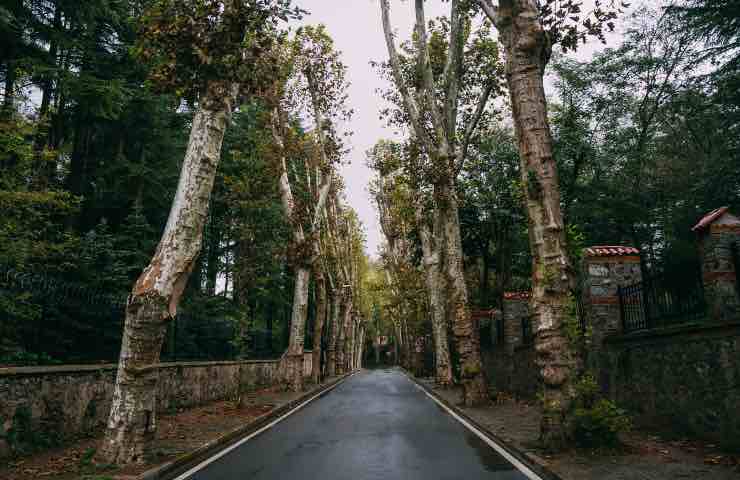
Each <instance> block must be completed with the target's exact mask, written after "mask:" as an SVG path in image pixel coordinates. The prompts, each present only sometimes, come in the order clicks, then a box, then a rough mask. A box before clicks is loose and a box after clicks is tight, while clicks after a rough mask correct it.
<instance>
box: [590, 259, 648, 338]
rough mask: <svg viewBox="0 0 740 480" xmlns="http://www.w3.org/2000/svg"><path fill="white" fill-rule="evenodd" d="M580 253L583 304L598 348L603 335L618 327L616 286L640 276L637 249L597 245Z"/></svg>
mask: <svg viewBox="0 0 740 480" xmlns="http://www.w3.org/2000/svg"><path fill="white" fill-rule="evenodd" d="M583 253H584V255H583V279H582V281H583V284H582V292H583V305H584V308H585V309H586V315H587V318H588V320H589V324H590V325H591V328H592V330H593V336H594V345H596V346H597V348H598V346H600V345H601V342H602V341H603V339H604V337H606V336H607V335H609V334H612V333H618V332H621V331H622V322H621V318H620V314H619V295H618V288H619V287H624V286H627V285H631V284H634V283H637V282H640V281H641V280H642V269H641V267H640V251H639V250H638V249H637V248H634V247H624V246H597V247H590V248H586V249H584V252H583Z"/></svg>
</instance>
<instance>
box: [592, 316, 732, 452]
mask: <svg viewBox="0 0 740 480" xmlns="http://www.w3.org/2000/svg"><path fill="white" fill-rule="evenodd" d="M605 347H606V348H605V349H604V351H603V352H602V356H601V363H602V365H601V367H602V371H603V372H608V374H609V379H608V393H609V395H610V396H611V398H612V399H613V400H615V401H616V402H617V404H618V405H619V406H620V407H622V408H625V409H627V410H628V411H629V413H630V415H632V416H633V418H634V419H635V421H636V422H637V423H638V424H643V425H647V426H649V427H653V428H655V427H665V428H666V429H667V430H669V431H672V432H678V433H681V434H685V435H687V436H690V437H698V438H705V439H708V440H710V441H713V442H716V443H720V444H721V445H723V446H724V447H726V448H728V449H734V450H737V449H740V417H738V415H737V412H740V322H735V323H728V324H725V325H716V324H715V325H706V326H703V327H696V326H693V327H683V328H680V327H677V328H674V329H671V330H663V331H660V332H641V333H633V334H629V335H616V336H613V337H611V338H608V339H607V341H606V344H605Z"/></svg>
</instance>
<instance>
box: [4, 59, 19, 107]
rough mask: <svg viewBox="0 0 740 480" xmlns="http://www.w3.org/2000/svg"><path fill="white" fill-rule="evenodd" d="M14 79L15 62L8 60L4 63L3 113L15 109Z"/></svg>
mask: <svg viewBox="0 0 740 480" xmlns="http://www.w3.org/2000/svg"><path fill="white" fill-rule="evenodd" d="M15 81H16V72H15V62H13V61H10V60H9V61H8V62H7V63H6V64H5V96H4V97H3V109H2V113H3V114H4V115H10V114H12V113H13V112H14V110H15Z"/></svg>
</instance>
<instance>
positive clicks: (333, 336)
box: [326, 290, 344, 377]
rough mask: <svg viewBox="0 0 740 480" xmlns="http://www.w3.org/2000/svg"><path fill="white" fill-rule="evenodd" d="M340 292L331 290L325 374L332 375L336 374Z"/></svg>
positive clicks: (340, 306)
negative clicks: (329, 326)
mask: <svg viewBox="0 0 740 480" xmlns="http://www.w3.org/2000/svg"><path fill="white" fill-rule="evenodd" d="M343 304H344V302H342V294H341V293H340V292H337V291H336V290H335V291H333V292H332V308H331V328H330V329H329V341H328V342H327V345H326V374H327V375H328V376H330V377H333V376H334V375H336V374H337V340H338V337H339V328H340V326H339V319H340V318H342V317H341V309H342V307H343Z"/></svg>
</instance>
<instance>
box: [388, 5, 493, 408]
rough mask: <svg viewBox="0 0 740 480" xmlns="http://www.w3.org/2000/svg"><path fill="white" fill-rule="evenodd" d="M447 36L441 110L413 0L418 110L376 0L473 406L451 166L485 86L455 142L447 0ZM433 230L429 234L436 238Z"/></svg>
mask: <svg viewBox="0 0 740 480" xmlns="http://www.w3.org/2000/svg"><path fill="white" fill-rule="evenodd" d="M450 8H451V23H452V25H451V36H450V47H449V56H448V62H447V65H446V66H445V76H446V82H445V83H446V89H445V90H446V92H445V93H446V97H445V98H444V110H443V111H440V107H439V103H440V102H438V100H437V95H438V93H437V88H436V86H435V79H434V73H433V72H432V68H431V61H430V58H429V51H428V38H427V32H426V19H425V17H424V1H423V0H415V13H416V36H415V41H416V50H417V58H416V66H417V68H418V69H419V72H420V77H421V82H420V83H421V85H420V86H419V87H418V97H419V98H420V100H419V101H421V100H423V101H424V102H423V109H422V108H420V105H419V101H417V99H416V98H415V97H414V96H413V95H411V94H410V92H409V91H408V88H407V87H406V85H405V84H404V81H403V76H402V74H401V65H400V61H399V56H398V53H397V51H396V47H395V44H394V41H393V33H392V31H391V26H390V6H389V1H388V0H380V9H381V20H382V24H383V30H384V33H385V38H386V44H387V47H388V55H389V59H390V60H389V63H390V66H391V70H392V72H393V77H394V80H395V84H396V87H397V88H398V90H399V93H400V94H401V97H402V100H403V104H404V108H405V111H406V113H407V114H408V116H409V119H410V123H411V127H412V129H413V132H414V135H415V136H416V138H417V139H418V141H419V142H420V144H421V146H422V147H423V150H424V151H425V153H426V155H428V156H429V159H430V161H431V163H432V165H433V169H434V171H435V174H434V178H433V179H432V184H433V186H434V197H435V198H434V200H435V202H434V208H435V209H437V210H438V212H437V214H438V215H440V218H441V224H442V229H443V231H444V234H442V235H440V236H439V237H437V239H436V240H438V241H441V242H442V243H443V248H442V252H443V254H444V271H445V273H446V280H447V291H448V292H449V293H448V299H447V305H448V306H449V308H450V309H451V310H450V311H448V316H449V318H450V320H451V321H452V324H453V333H454V336H455V342H456V345H457V349H458V351H459V352H460V361H461V363H462V365H461V367H462V368H461V372H462V375H461V376H462V378H461V385H462V387H463V388H462V390H463V399H462V400H463V402H464V403H465V405H478V404H481V403H483V402H484V401H485V400H486V399H487V398H488V386H487V383H488V382H487V380H486V377H485V373H484V371H483V364H482V362H481V355H480V333H479V331H478V329H477V328H476V326H475V325H474V324H473V321H472V317H471V315H470V307H469V305H468V289H467V285H466V283H465V277H464V270H463V264H462V241H461V234H460V219H459V216H458V215H459V214H458V202H457V194H456V190H455V178H456V176H457V168H458V167H459V165H461V164H462V162H463V161H464V159H465V155H466V153H467V150H468V144H467V142H469V141H470V139H471V137H472V132H473V131H474V130H475V128H476V127H477V123H478V121H479V120H480V116H481V114H482V111H483V109H484V108H485V104H486V102H487V101H488V98H489V95H490V93H491V92H490V90H489V89H486V90H485V91H484V92H483V95H481V98H480V100H479V104H478V107H477V108H476V113H475V115H474V117H473V120H472V121H471V123H470V124H469V125H468V126H467V128H466V132H465V134H464V136H463V141H462V142H458V141H457V140H456V138H457V134H456V122H453V121H451V119H453V118H456V117H457V106H458V101H459V98H458V97H459V84H458V80H459V76H460V75H461V72H462V70H461V65H462V57H461V55H462V53H463V50H464V49H463V45H462V42H463V41H464V35H463V33H462V26H463V20H464V17H465V16H464V15H463V7H462V6H461V5H460V2H459V1H458V0H451V2H450ZM422 110H423V112H424V113H427V114H428V118H429V119H430V121H431V127H432V129H431V131H432V133H433V134H430V132H428V131H427V128H426V127H425V125H423V122H422V114H421V112H422ZM437 235H438V234H437V232H435V236H437Z"/></svg>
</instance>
